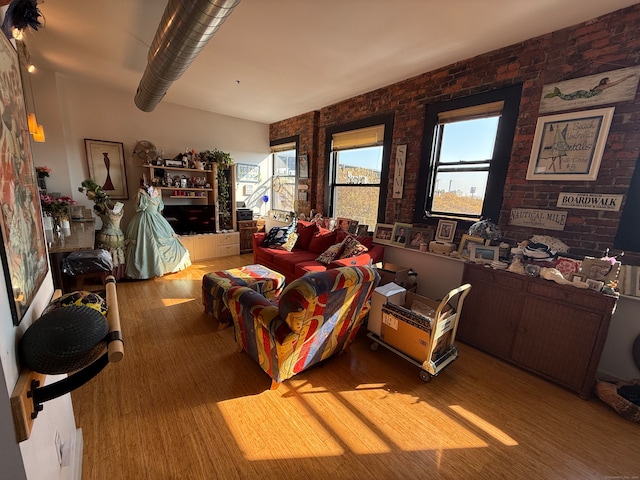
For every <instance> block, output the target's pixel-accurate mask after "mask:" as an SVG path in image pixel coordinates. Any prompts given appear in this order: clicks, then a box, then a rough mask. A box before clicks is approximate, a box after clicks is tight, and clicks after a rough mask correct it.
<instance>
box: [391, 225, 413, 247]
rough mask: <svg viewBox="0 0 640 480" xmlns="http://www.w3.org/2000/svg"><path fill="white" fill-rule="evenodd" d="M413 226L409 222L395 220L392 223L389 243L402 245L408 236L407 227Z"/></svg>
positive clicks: (405, 242)
mask: <svg viewBox="0 0 640 480" xmlns="http://www.w3.org/2000/svg"><path fill="white" fill-rule="evenodd" d="M411 227H413V225H411V224H410V223H400V222H396V223H395V224H394V225H393V235H392V237H391V244H392V245H398V246H402V247H404V246H405V245H406V244H407V239H408V238H409V229H410V228H411Z"/></svg>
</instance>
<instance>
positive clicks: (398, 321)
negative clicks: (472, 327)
mask: <svg viewBox="0 0 640 480" xmlns="http://www.w3.org/2000/svg"><path fill="white" fill-rule="evenodd" d="M470 289H471V285H470V284H468V283H467V284H464V285H462V286H460V287H458V288H454V289H453V290H451V291H450V292H449V293H447V294H446V295H445V296H444V298H443V299H442V300H441V301H440V302H437V301H435V300H430V299H427V298H424V297H421V296H419V295H413V294H411V293H407V302H406V306H402V305H395V304H393V303H386V304H384V305H383V306H382V330H381V334H380V336H378V335H376V334H375V333H373V332H369V333H368V334H367V336H368V337H369V338H370V339H371V340H373V343H372V344H371V350H373V351H376V350H377V349H378V347H379V346H380V345H382V346H383V347H385V348H387V349H388V350H391V351H392V352H394V353H395V354H397V355H399V356H400V357H402V358H404V359H405V360H407V361H408V362H410V363H412V364H413V365H415V366H417V367H419V368H420V378H421V379H422V380H424V381H425V382H428V381H429V380H430V379H431V377H435V376H436V375H438V374H439V373H440V372H441V371H442V370H444V369H445V368H446V367H447V366H448V365H449V364H450V363H452V362H453V361H454V360H456V359H457V358H458V349H457V348H456V346H455V345H454V343H453V342H454V340H455V338H456V331H457V329H458V321H459V319H460V314H461V313H462V305H463V303H464V299H465V298H466V296H467V294H468V293H469V291H470ZM457 296H458V299H457V300H458V301H457V305H456V308H455V309H454V308H453V307H452V306H451V304H450V302H451V300H453V299H454V298H455V297H457ZM416 300H417V301H419V302H420V303H422V304H423V307H424V306H425V305H426V306H427V308H430V309H431V310H432V314H430V315H429V318H427V317H425V316H423V315H419V314H417V313H415V312H413V311H412V310H411V305H412V303H413V302H414V301H416Z"/></svg>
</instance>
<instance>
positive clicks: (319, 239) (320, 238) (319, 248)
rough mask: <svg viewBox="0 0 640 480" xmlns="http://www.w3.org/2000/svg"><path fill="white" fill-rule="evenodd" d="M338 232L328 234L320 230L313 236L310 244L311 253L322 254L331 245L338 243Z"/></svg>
mask: <svg viewBox="0 0 640 480" xmlns="http://www.w3.org/2000/svg"><path fill="white" fill-rule="evenodd" d="M336 233H337V232H336V231H335V230H333V231H331V232H328V231H327V230H320V231H319V232H318V233H316V234H315V235H313V237H312V238H311V242H310V243H309V251H310V252H313V253H322V252H324V251H325V250H326V249H327V248H329V247H330V246H331V245H333V244H334V243H336Z"/></svg>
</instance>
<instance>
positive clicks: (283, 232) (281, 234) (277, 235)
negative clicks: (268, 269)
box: [262, 218, 297, 247]
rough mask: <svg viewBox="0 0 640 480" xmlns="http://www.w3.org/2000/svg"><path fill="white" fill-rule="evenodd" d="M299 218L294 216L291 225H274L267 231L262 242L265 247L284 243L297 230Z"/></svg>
mask: <svg viewBox="0 0 640 480" xmlns="http://www.w3.org/2000/svg"><path fill="white" fill-rule="evenodd" d="M296 224H297V220H296V219H295V218H294V219H293V222H291V225H286V226H283V227H272V228H271V230H269V233H267V235H266V237H264V240H263V242H262V246H263V247H274V246H278V245H283V244H285V243H286V242H287V240H288V239H289V235H291V234H292V233H293V232H294V231H295V230H296Z"/></svg>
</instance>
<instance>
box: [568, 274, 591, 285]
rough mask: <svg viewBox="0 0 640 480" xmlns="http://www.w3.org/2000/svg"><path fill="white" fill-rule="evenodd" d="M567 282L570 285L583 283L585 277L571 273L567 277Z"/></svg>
mask: <svg viewBox="0 0 640 480" xmlns="http://www.w3.org/2000/svg"><path fill="white" fill-rule="evenodd" d="M568 280H569V281H570V282H571V283H585V282H586V281H587V276H586V275H583V274H582V273H572V274H570V275H569V278H568Z"/></svg>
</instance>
